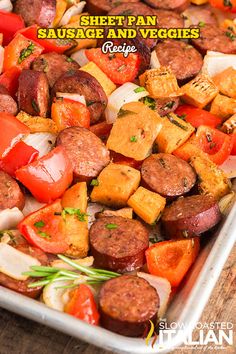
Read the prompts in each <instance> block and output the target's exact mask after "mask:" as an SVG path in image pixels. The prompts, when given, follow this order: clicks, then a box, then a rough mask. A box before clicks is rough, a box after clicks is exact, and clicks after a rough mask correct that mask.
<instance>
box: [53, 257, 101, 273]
mask: <svg viewBox="0 0 236 354" xmlns="http://www.w3.org/2000/svg"><path fill="white" fill-rule="evenodd" d="M73 262H74V263H77V264H79V265H82V266H84V267H92V265H93V262H94V258H93V257H92V256H90V257H86V258H80V259H73ZM51 266H52V267H53V268H60V269H67V270H73V271H74V270H75V268H74V267H72V266H70V265H69V264H68V263H65V262H63V261H62V260H60V259H56V260H55V261H53V262H52V263H51Z"/></svg>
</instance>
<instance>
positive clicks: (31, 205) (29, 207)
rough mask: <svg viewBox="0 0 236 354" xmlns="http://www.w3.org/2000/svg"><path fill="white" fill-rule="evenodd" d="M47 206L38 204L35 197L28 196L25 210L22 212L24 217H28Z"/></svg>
mask: <svg viewBox="0 0 236 354" xmlns="http://www.w3.org/2000/svg"><path fill="white" fill-rule="evenodd" d="M45 205H46V204H44V203H40V202H38V201H37V200H36V199H35V198H34V197H32V196H31V195H27V196H26V197H25V206H24V209H23V210H22V213H23V214H24V216H27V215H29V214H31V213H34V212H35V211H38V210H39V209H41V208H43V207H44V206H45Z"/></svg>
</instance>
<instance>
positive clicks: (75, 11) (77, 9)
mask: <svg viewBox="0 0 236 354" xmlns="http://www.w3.org/2000/svg"><path fill="white" fill-rule="evenodd" d="M85 5H86V1H81V2H78V3H75V2H74V5H73V6H71V7H70V8H69V9H68V10H67V11H66V12H65V13H64V15H63V16H62V18H61V21H60V22H59V25H58V26H59V27H60V26H65V25H67V24H68V23H69V22H70V19H71V17H72V16H76V15H79V14H81V13H82V12H83V9H84V7H85Z"/></svg>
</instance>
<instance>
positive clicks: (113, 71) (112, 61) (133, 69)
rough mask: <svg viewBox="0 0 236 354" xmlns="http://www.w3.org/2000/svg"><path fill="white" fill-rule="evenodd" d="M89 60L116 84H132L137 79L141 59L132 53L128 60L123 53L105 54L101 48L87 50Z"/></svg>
mask: <svg viewBox="0 0 236 354" xmlns="http://www.w3.org/2000/svg"><path fill="white" fill-rule="evenodd" d="M85 54H86V56H87V58H88V59H89V60H90V61H93V62H94V63H95V64H96V65H97V66H98V67H99V68H100V69H101V70H102V71H103V72H104V73H105V74H106V75H107V76H108V77H109V78H110V79H111V81H113V82H114V83H115V84H118V85H122V84H124V83H126V82H132V81H134V79H135V78H136V77H137V75H138V72H139V67H140V58H139V56H138V55H137V54H135V53H130V54H129V56H128V57H127V58H125V57H124V55H123V54H122V53H115V54H109V53H108V54H103V53H102V50H101V48H94V49H87V50H86V51H85Z"/></svg>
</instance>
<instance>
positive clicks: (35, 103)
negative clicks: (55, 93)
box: [31, 100, 40, 113]
mask: <svg viewBox="0 0 236 354" xmlns="http://www.w3.org/2000/svg"><path fill="white" fill-rule="evenodd" d="M31 105H32V107H33V109H34V111H35V112H36V113H39V112H40V109H39V106H38V103H37V102H35V100H32V101H31Z"/></svg>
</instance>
